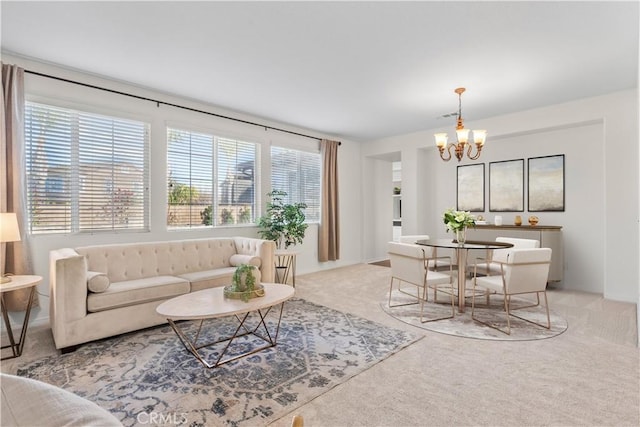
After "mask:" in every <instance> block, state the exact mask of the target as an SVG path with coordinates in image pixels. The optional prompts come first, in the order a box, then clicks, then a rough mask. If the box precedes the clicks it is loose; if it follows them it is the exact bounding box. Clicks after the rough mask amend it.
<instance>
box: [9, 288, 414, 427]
mask: <svg viewBox="0 0 640 427" xmlns="http://www.w3.org/2000/svg"><path fill="white" fill-rule="evenodd" d="M277 314H278V312H273V311H272V313H271V314H270V315H269V316H268V318H269V321H268V324H269V325H270V327H271V326H273V325H274V324H275V322H276V320H277ZM211 322H212V323H208V324H207V327H206V328H203V332H202V334H211V331H215V333H216V336H218V334H219V333H226V332H228V331H229V330H231V329H232V328H235V325H237V323H235V322H232V321H231V320H230V319H228V318H227V319H215V320H212V321H211ZM182 326H184V327H187V328H189V329H191V332H193V331H194V330H195V326H196V325H195V324H193V323H192V324H191V325H187V324H186V323H183V324H182ZM421 337H423V335H422V334H411V333H407V332H405V331H401V330H396V329H392V328H389V327H386V326H383V325H380V324H377V323H374V322H371V321H369V320H366V319H362V318H359V317H356V316H353V315H351V314H349V313H342V312H339V311H336V310H333V309H330V308H328V307H324V306H321V305H317V304H314V303H311V302H308V301H306V300H303V299H298V298H294V299H291V300H289V301H287V302H286V303H285V305H284V312H283V316H282V323H281V326H280V331H279V335H278V343H277V346H276V347H272V348H269V349H266V350H263V351H260V352H257V353H255V354H253V355H250V356H247V357H244V358H241V359H238V360H235V361H232V362H229V363H227V364H224V365H221V366H219V367H217V368H214V369H206V368H204V367H203V366H202V365H201V364H200V363H199V362H198V361H197V360H196V359H195V358H194V357H193V355H191V354H190V353H188V352H187V351H186V350H185V348H184V347H183V345H182V344H181V342H180V341H179V340H178V337H177V336H176V334H175V333H174V332H173V330H172V329H171V328H170V327H169V326H167V325H165V326H159V327H155V328H150V329H145V330H142V331H138V332H134V333H130V334H125V335H121V336H117V337H113V338H109V339H105V340H102V341H96V342H93V343H89V344H86V345H84V346H81V347H80V348H79V349H78V350H76V351H75V352H74V353H70V354H66V355H55V356H50V357H47V358H45V359H42V360H39V361H36V362H33V363H30V364H28V365H26V366H22V367H21V368H19V369H18V372H17V373H18V375H20V376H25V377H29V378H34V379H37V380H41V381H44V382H46V383H49V384H53V385H56V386H59V387H62V388H64V389H66V390H69V391H72V392H74V393H76V394H78V395H80V396H83V397H85V398H87V399H89V400H91V401H93V402H95V403H97V404H98V405H100V406H101V407H103V408H105V409H107V410H109V411H110V412H111V413H112V414H114V415H115V416H116V417H117V418H119V419H120V420H121V421H122V423H123V424H124V425H125V426H133V425H145V424H153V425H172V426H175V425H185V426H258V425H267V424H268V423H270V422H273V421H274V420H277V419H278V418H280V417H282V416H284V415H285V414H287V413H288V412H290V411H292V410H294V409H295V408H297V407H299V406H301V405H303V404H305V403H307V402H308V401H310V400H312V399H314V398H315V397H317V396H320V395H322V394H324V393H326V392H327V391H329V390H331V389H332V388H333V387H335V386H336V385H338V384H341V383H343V382H345V381H347V380H348V379H349V378H351V377H353V376H354V375H357V374H359V373H361V372H363V371H365V370H366V369H368V368H370V367H371V366H373V365H375V364H376V363H378V362H380V361H382V360H384V359H385V358H387V357H389V356H391V355H392V354H394V353H396V352H397V351H399V350H401V349H402V348H404V347H406V346H408V345H409V344H411V343H413V342H415V341H417V340H419V339H420V338H421ZM204 338H205V339H206V338H208V337H206V336H205V337H204ZM240 345H241V346H244V345H251V343H249V342H245V343H243V342H242V341H241V342H240ZM239 350H242V349H240V348H239V349H237V350H234V351H239ZM216 351H219V350H215V349H214V350H212V354H210V355H209V356H214V357H215V353H216Z"/></svg>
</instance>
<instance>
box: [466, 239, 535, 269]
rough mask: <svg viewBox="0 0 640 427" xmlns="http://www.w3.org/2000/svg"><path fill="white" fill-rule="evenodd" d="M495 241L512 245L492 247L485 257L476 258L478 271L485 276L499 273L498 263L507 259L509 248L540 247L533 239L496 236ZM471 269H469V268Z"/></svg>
mask: <svg viewBox="0 0 640 427" xmlns="http://www.w3.org/2000/svg"><path fill="white" fill-rule="evenodd" d="M496 242H500V243H511V244H512V245H513V246H512V247H510V248H507V249H494V250H492V251H491V253H490V254H489V256H488V257H487V258H484V259H482V261H483V262H480V261H481V259H480V258H477V259H476V264H477V265H478V273H482V274H485V275H487V276H491V275H496V274H498V275H499V274H500V271H501V270H500V265H501V264H502V263H504V262H506V261H507V254H508V253H509V250H511V249H534V248H539V247H540V241H539V240H534V239H520V238H515V237H496ZM469 271H471V269H469Z"/></svg>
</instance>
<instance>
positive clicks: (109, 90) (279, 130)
mask: <svg viewBox="0 0 640 427" xmlns="http://www.w3.org/2000/svg"><path fill="white" fill-rule="evenodd" d="M24 72H25V73H29V74H33V75H35V76H40V77H46V78H48V79H54V80H59V81H61V82H65V83H72V84H75V85H79V86H84V87H88V88H91V89H98V90H102V91H105V92H110V93H115V94H118V95H124V96H128V97H131V98H136V99H140V100H142V101H149V102H154V103H156V104H157V105H158V107H159V106H160V104H162V105H167V106H169V107H175V108H181V109H183V110H189V111H193V112H196V113H201V114H208V115H210V116H215V117H219V118H221V119H227V120H233V121H236V122H240V123H244V124H247V125H252V126H258V127H261V128H265V129H271V130H276V131H278V132H284V133H288V134H291V135H297V136H302V137H305V138H310V139H316V140H318V141H321V140H322V139H323V138H318V137H317V136H311V135H305V134H303V133H298V132H293V131H290V130H286V129H281V128H277V127H273V126H267V125H262V124H260V123H255V122H251V121H249V120H243V119H238V118H235V117H229V116H225V115H222V114H216V113H212V112H209V111H204V110H199V109H197V108H191V107H185V106H184V105H178V104H173V103H171V102H165V101H160V100H157V99H153V98H147V97H144V96H140V95H134V94H132V93H127V92H121V91H119V90H114V89H107V88H104V87H100V86H95V85H92V84H88V83H82V82H78V81H75V80H70V79H65V78H63V77H57V76H52V75H50V74H44V73H40V72H37V71H31V70H24ZM338 145H342V143H341V142H338Z"/></svg>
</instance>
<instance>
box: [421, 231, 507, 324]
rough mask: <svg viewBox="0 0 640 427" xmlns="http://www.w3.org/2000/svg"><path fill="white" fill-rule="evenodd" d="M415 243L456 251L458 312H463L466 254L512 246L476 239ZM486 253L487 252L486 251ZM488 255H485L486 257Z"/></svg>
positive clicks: (426, 240)
mask: <svg viewBox="0 0 640 427" xmlns="http://www.w3.org/2000/svg"><path fill="white" fill-rule="evenodd" d="M416 244H417V245H423V246H430V247H432V248H445V249H453V250H455V251H456V259H457V261H458V312H459V313H464V306H465V291H466V281H467V255H468V253H469V251H470V250H478V249H481V250H485V251H487V252H488V251H490V250H493V249H506V248H511V247H513V244H511V243H503V242H484V241H478V240H467V241H465V242H464V243H458V241H457V240H455V239H454V240H451V239H422V240H416ZM487 255H488V253H487ZM488 258H489V257H488V256H487V259H488Z"/></svg>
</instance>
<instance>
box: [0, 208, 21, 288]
mask: <svg viewBox="0 0 640 427" xmlns="http://www.w3.org/2000/svg"><path fill="white" fill-rule="evenodd" d="M19 241H20V229H19V228H18V217H17V216H16V214H15V213H0V243H5V242H19ZM10 281H11V277H10V276H7V277H5V275H4V258H3V259H2V265H0V283H8V282H10Z"/></svg>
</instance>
